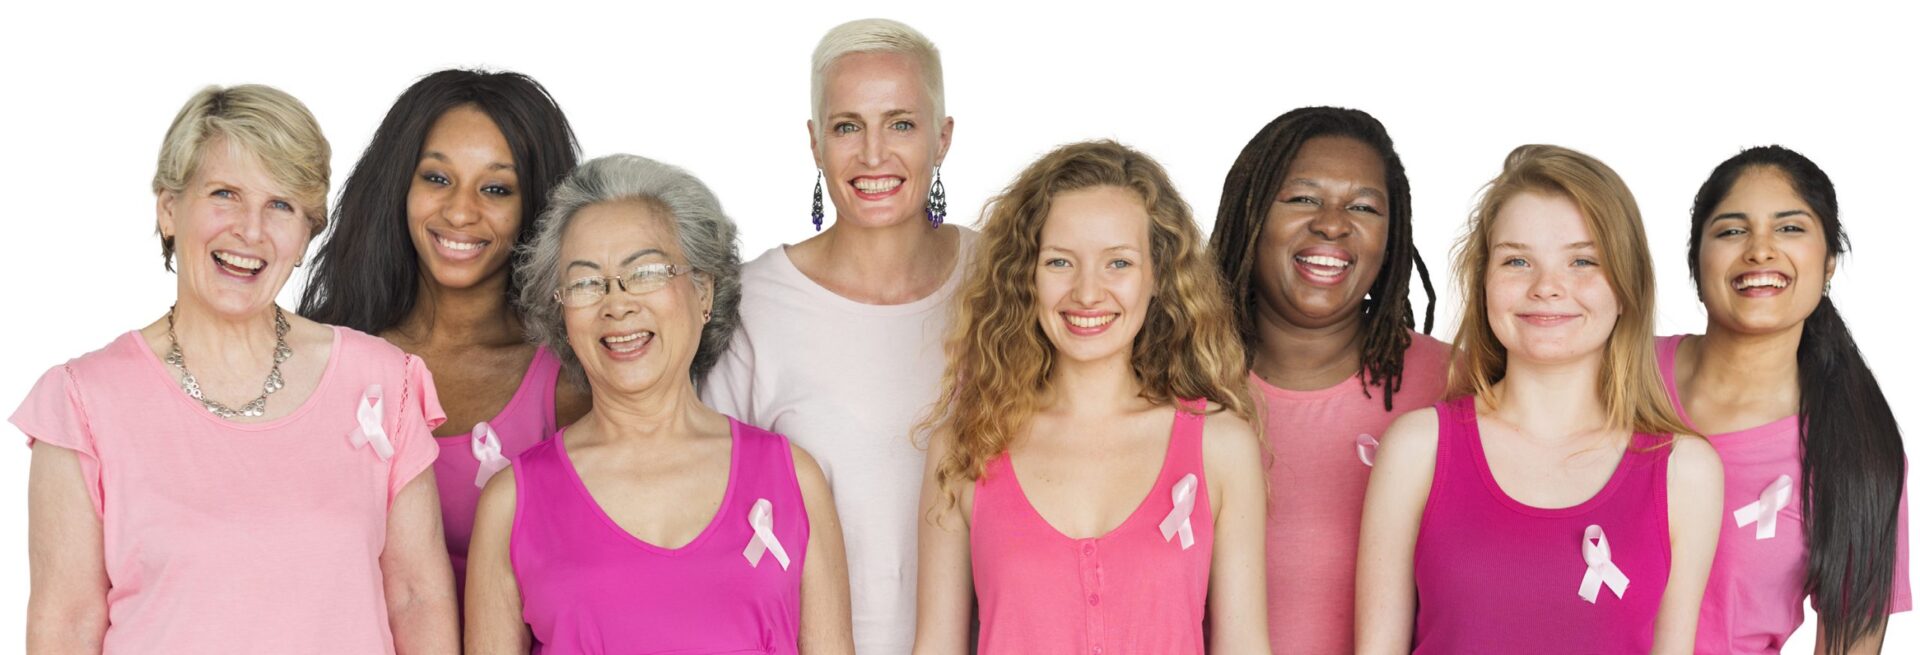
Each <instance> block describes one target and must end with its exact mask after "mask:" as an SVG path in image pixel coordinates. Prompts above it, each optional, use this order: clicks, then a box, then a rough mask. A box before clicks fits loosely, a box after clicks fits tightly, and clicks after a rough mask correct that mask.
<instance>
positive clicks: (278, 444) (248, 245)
mask: <svg viewBox="0 0 1920 655" xmlns="http://www.w3.org/2000/svg"><path fill="white" fill-rule="evenodd" d="M329 154H330V151H329V148H328V146H327V141H326V138H325V137H324V136H322V135H321V133H320V126H319V125H318V124H317V123H316V122H315V121H314V119H313V116H312V114H310V113H309V112H308V111H307V108H306V107H305V106H304V105H302V104H301V103H300V101H298V100H295V99H294V98H293V97H291V96H289V95H287V94H286V93H283V92H281V91H279V90H276V89H273V88H271V87H265V86H258V85H245V86H236V87H230V88H220V87H208V88H207V89H205V90H202V91H201V92H199V93H198V94H195V95H194V96H193V98H192V99H190V100H188V101H187V104H186V106H185V107H183V108H181V110H180V113H179V115H178V116H177V117H175V118H174V121H173V125H172V126H171V127H169V128H168V130H167V136H166V140H165V141H164V142H163V143H162V144H161V147H160V161H159V170H158V171H157V172H156V173H155V174H154V177H153V191H154V194H155V196H156V203H155V204H156V210H157V214H158V216H157V223H158V226H159V232H160V248H161V254H162V255H163V256H165V257H166V258H167V261H168V268H170V269H171V268H174V266H175V265H176V259H177V266H178V278H177V279H178V282H177V285H176V287H177V291H176V294H177V295H176V297H175V299H174V304H173V307H172V308H171V309H169V310H168V312H167V314H166V315H165V316H164V317H161V318H160V319H158V320H155V321H154V322H153V323H151V324H149V325H147V326H146V327H143V328H140V329H138V330H134V331H131V332H128V333H126V334H125V335H123V336H121V337H120V338H118V339H115V340H114V341H113V342H112V343H110V344H108V345H107V346H106V347H105V348H102V349H100V350H97V351H94V352H92V353H88V354H86V355H82V356H80V357H78V358H75V359H73V360H71V361H68V362H67V363H66V364H63V365H60V366H56V367H54V368H53V369H52V370H50V371H48V372H47V374H46V375H45V376H43V377H41V378H40V381H39V383H37V384H36V385H35V386H34V388H33V391H32V392H31V393H30V394H29V395H28V396H27V399H26V400H25V401H24V402H22V403H21V405H20V408H19V410H18V411H16V412H15V413H14V414H13V418H12V421H13V423H14V425H17V426H19V427H20V429H21V430H22V431H23V432H25V433H26V434H27V439H28V443H30V444H31V445H32V447H33V466H32V473H31V474H30V478H29V481H28V516H29V528H28V530H29V532H28V538H27V539H28V550H29V552H30V554H31V561H32V568H33V581H34V584H33V590H32V595H31V599H30V600H29V602H28V613H27V652H31V653H56V652H57V653H81V652H85V653H256V652H319V653H396V652H398V653H455V652H458V651H459V643H458V629H457V628H456V623H455V617H454V613H455V610H454V596H453V576H452V575H451V573H449V571H448V567H447V552H446V549H445V548H444V547H443V545H442V543H441V537H440V517H439V513H438V510H437V506H438V502H437V501H436V499H435V490H434V482H433V472H432V470H431V467H432V466H433V461H434V457H435V456H436V454H437V453H438V448H437V446H435V444H434V442H433V437H432V434H431V431H432V430H433V428H434V426H437V425H439V424H440V421H441V420H442V416H441V412H440V405H439V402H438V401H437V400H436V395H435V392H434V388H433V380H432V377H431V376H430V375H429V374H428V373H427V369H426V367H425V366H424V365H422V364H421V363H420V360H418V359H416V358H414V357H412V356H410V355H407V354H406V353H404V352H401V351H400V350H399V349H398V348H394V347H393V346H391V345H388V344H387V342H385V341H382V340H380V339H378V338H376V337H372V336H369V335H366V334H363V333H360V332H356V331H354V330H351V329H348V328H340V327H328V326H325V325H321V324H319V323H314V322H312V321H309V320H306V319H304V318H301V317H299V316H297V315H294V314H291V313H289V312H286V311H284V310H282V309H281V308H280V307H279V305H277V304H275V302H274V298H275V297H276V296H277V295H279V293H280V290H281V287H282V286H283V285H285V283H286V281H287V278H288V277H289V276H290V275H291V274H292V272H293V269H294V267H296V266H299V265H300V261H301V259H302V258H303V257H304V256H305V253H306V248H307V245H308V244H309V242H310V241H311V239H312V238H313V235H314V234H316V233H318V232H320V230H321V229H322V228H323V227H324V225H325V222H324V219H325V216H326V215H327V212H326V209H327V208H326V197H327V175H328V164H327V161H328V157H329Z"/></svg>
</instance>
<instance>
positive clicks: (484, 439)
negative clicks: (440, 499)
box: [467, 421, 507, 489]
mask: <svg viewBox="0 0 1920 655" xmlns="http://www.w3.org/2000/svg"><path fill="white" fill-rule="evenodd" d="M467 445H468V446H469V447H470V448H472V450H473V458H474V459H475V460H477V461H479V462H480V470H478V471H475V472H474V473H473V486H476V487H479V488H481V489H485V488H487V480H489V479H491V478H493V474H495V473H499V472H500V469H504V468H506V467H507V458H506V457H503V456H501V455H500V434H499V433H497V432H494V431H493V426H491V425H487V422H486V421H481V422H479V423H475V424H473V438H472V439H470V440H468V442H467Z"/></svg>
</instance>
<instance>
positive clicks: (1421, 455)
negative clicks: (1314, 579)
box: [1354, 409, 1440, 654]
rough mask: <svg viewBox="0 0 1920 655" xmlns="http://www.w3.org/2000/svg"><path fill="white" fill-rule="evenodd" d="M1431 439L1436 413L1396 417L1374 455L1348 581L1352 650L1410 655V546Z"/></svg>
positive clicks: (1428, 480) (1427, 483)
mask: <svg viewBox="0 0 1920 655" xmlns="http://www.w3.org/2000/svg"><path fill="white" fill-rule="evenodd" d="M1439 440H1440V422H1439V415H1438V414H1437V413H1435V412H1434V410H1432V409H1422V410H1418V411H1413V412H1408V413H1407V414H1405V415H1402V416H1401V417H1400V418H1399V419H1396V420H1395V421H1394V422H1393V426H1392V427H1389V428H1387V433H1386V435H1384V436H1382V437H1381V438H1380V447H1379V448H1378V449H1377V450H1376V451H1375V454H1374V458H1373V473H1372V474H1371V475H1370V477H1369V478H1368V480H1367V499H1366V504H1365V506H1364V509H1363V511H1362V514H1361V519H1360V554H1359V561H1358V563H1357V567H1358V570H1357V571H1356V572H1355V576H1354V644H1355V651H1356V652H1358V653H1362V654H1373V653H1382V654H1384V653H1396V654H1404V653H1407V652H1408V651H1411V650H1413V615H1414V598H1415V593H1414V585H1413V549H1414V544H1415V543H1417V542H1418V541H1419V538H1420V517H1421V515H1423V514H1425V513H1426V510H1427V494H1428V492H1429V491H1431V490H1432V487H1433V467H1434V459H1435V457H1436V453H1437V452H1438V448H1439V443H1440V441H1439Z"/></svg>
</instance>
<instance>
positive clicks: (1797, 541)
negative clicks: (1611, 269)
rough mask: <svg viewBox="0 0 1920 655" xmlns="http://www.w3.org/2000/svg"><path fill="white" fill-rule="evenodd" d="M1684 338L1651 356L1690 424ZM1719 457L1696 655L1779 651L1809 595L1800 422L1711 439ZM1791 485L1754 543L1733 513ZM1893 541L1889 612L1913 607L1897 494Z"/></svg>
mask: <svg viewBox="0 0 1920 655" xmlns="http://www.w3.org/2000/svg"><path fill="white" fill-rule="evenodd" d="M1685 338H1686V336H1685V335H1676V336H1670V337H1661V338H1660V340H1659V342H1658V344H1657V345H1656V346H1655V350H1654V352H1655V353H1656V355H1657V358H1658V360H1659V362H1660V377H1661V378H1662V379H1664V380H1665V381H1666V383H1667V392H1668V394H1669V395H1670V397H1671V398H1672V399H1673V408H1674V409H1675V410H1678V411H1679V412H1680V418H1681V419H1683V420H1685V421H1687V424H1688V425H1692V424H1693V419H1692V418H1691V417H1688V416H1687V411H1686V409H1685V408H1683V407H1681V406H1680V393H1679V390H1678V385H1676V384H1675V383H1674V377H1673V375H1674V374H1673V360H1674V357H1675V355H1676V354H1677V353H1678V352H1679V349H1680V341H1681V340H1682V339H1685ZM1707 441H1708V442H1709V443H1712V444H1713V449H1714V450H1715V451H1717V452H1718V453H1720V466H1721V467H1722V468H1723V470H1724V471H1725V475H1726V484H1727V493H1726V507H1725V510H1724V512H1723V513H1724V516H1723V517H1722V518H1721V521H1720V546H1719V548H1718V549H1717V550H1715V551H1714V554H1713V571H1712V572H1711V573H1709V574H1708V575H1707V594H1706V597H1705V598H1703V599H1702V600H1701V602H1700V629H1699V631H1698V632H1697V633H1696V637H1697V638H1696V639H1695V642H1694V652H1696V653H1714V654H1720V653H1740V654H1748V653H1778V652H1780V648H1781V646H1783V645H1785V644H1786V643H1787V636H1788V635H1791V634H1793V631H1794V630H1795V629H1797V628H1799V627H1800V622H1801V621H1802V620H1803V618H1804V615H1803V614H1802V612H1803V611H1804V607H1805V603H1806V599H1807V592H1806V590H1805V588H1804V587H1803V586H1802V585H1803V584H1804V583H1805V582H1806V579H1807V535H1806V532H1805V524H1804V523H1802V521H1803V520H1804V518H1805V514H1803V513H1802V512H1801V509H1800V482H1799V481H1800V417H1799V415H1793V416H1787V417H1784V418H1781V419H1780V420H1777V421H1774V422H1772V423H1767V424H1765V425H1760V426H1756V427H1752V428H1747V429H1745V430H1740V431H1738V432H1728V433H1726V434H1715V435H1709V436H1708V437H1707ZM1782 475H1785V476H1788V477H1789V478H1791V479H1792V480H1793V482H1792V483H1791V484H1790V485H1789V486H1790V488H1791V489H1792V492H1791V493H1789V494H1787V496H1788V497H1787V502H1786V505H1785V506H1784V507H1783V508H1782V509H1781V510H1780V511H1779V514H1778V515H1777V517H1776V519H1775V521H1776V523H1775V525H1774V534H1773V537H1772V538H1769V539H1760V538H1759V527H1760V526H1759V524H1758V521H1755V522H1753V523H1749V524H1747V525H1746V526H1745V527H1741V526H1740V525H1739V524H1738V521H1737V520H1736V519H1735V518H1734V516H1733V514H1734V512H1736V511H1738V510H1739V509H1740V508H1741V507H1744V506H1746V505H1748V504H1750V503H1753V502H1755V501H1758V500H1759V499H1760V497H1761V495H1762V493H1763V492H1764V491H1766V489H1767V487H1768V486H1769V485H1772V484H1774V482H1775V481H1776V480H1778V479H1779V478H1780V476H1782ZM1897 535H1898V536H1897V537H1895V539H1896V540H1897V541H1898V544H1897V548H1896V550H1895V551H1894V565H1893V598H1892V599H1891V604H1890V606H1889V609H1891V610H1892V611H1894V612H1904V611H1907V610H1910V609H1913V595H1912V591H1911V590H1910V589H1909V583H1908V580H1907V498H1906V494H1905V493H1904V489H1903V493H1902V494H1901V495H1900V528H1899V531H1898V533H1897Z"/></svg>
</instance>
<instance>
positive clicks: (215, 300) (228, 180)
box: [157, 137, 313, 318]
mask: <svg viewBox="0 0 1920 655" xmlns="http://www.w3.org/2000/svg"><path fill="white" fill-rule="evenodd" d="M204 148H205V150H204V151H203V152H202V153H201V156H200V163H199V166H198V167H197V168H196V169H195V170H194V172H193V176H192V178H190V179H188V180H187V184H186V188H185V189H184V190H182V191H179V192H177V193H176V192H173V191H163V192H161V193H160V194H159V198H158V202H157V204H158V213H159V215H158V220H159V224H160V233H161V234H162V235H165V236H167V237H171V238H172V239H173V242H174V248H175V254H176V256H177V257H178V258H179V267H178V270H179V276H180V296H181V298H180V300H181V301H182V302H186V303H192V304H197V305H199V306H201V307H203V308H205V309H208V310H210V311H212V312H214V313H215V314H219V315H223V316H229V317H238V318H246V317H251V316H253V315H254V314H257V313H259V312H261V311H264V310H266V308H267V307H269V306H271V305H272V304H273V299H274V296H276V295H278V294H279V293H280V288H281V287H282V286H284V285H286V283H287V277H288V276H290V275H292V273H293V267H294V265H295V264H298V263H299V262H300V260H301V258H302V257H304V256H305V253H306V248H307V241H308V240H310V239H311V238H312V236H313V223H312V221H310V220H309V218H308V217H307V215H306V213H305V212H304V211H303V210H301V209H299V205H298V204H297V203H296V201H295V200H294V197H293V195H292V194H291V193H290V192H288V190H287V189H285V188H284V187H282V186H281V185H280V184H279V183H277V182H274V181H273V178H272V177H270V176H269V175H268V174H267V171H266V169H265V167H263V166H262V165H261V163H260V160H259V159H258V158H257V157H255V156H254V155H253V153H251V152H247V151H246V150H244V149H241V148H238V147H233V146H231V145H230V142H229V141H228V140H226V139H224V138H218V137H216V138H214V139H211V140H209V141H207V143H206V145H205V146H204Z"/></svg>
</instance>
